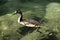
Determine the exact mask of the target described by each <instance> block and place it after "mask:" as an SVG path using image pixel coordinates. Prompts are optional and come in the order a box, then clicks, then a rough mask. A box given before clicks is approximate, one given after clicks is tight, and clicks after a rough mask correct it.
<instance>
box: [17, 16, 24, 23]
mask: <svg viewBox="0 0 60 40" xmlns="http://www.w3.org/2000/svg"><path fill="white" fill-rule="evenodd" d="M22 17H23V15H20V16H19V17H18V23H19V22H21V21H22Z"/></svg>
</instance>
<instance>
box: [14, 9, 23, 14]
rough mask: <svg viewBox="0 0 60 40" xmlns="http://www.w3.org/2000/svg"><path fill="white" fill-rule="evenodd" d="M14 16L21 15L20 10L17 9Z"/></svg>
mask: <svg viewBox="0 0 60 40" xmlns="http://www.w3.org/2000/svg"><path fill="white" fill-rule="evenodd" d="M14 14H22V11H21V10H20V9H17V10H16V11H15V12H14Z"/></svg>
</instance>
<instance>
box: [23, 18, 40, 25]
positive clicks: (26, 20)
mask: <svg viewBox="0 0 60 40" xmlns="http://www.w3.org/2000/svg"><path fill="white" fill-rule="evenodd" d="M23 21H24V22H27V23H29V24H36V25H39V24H40V23H39V22H38V21H35V20H31V19H23Z"/></svg>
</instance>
